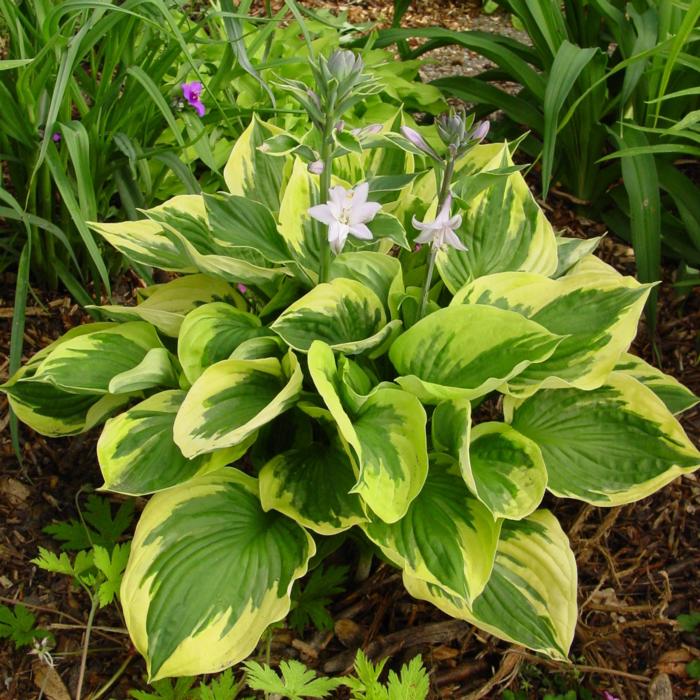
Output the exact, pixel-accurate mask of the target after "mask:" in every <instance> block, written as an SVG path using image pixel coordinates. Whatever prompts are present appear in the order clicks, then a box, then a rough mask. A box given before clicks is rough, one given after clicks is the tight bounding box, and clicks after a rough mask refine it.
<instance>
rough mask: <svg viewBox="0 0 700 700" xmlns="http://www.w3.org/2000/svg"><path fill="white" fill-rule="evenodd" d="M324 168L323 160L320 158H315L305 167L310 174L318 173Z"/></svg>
mask: <svg viewBox="0 0 700 700" xmlns="http://www.w3.org/2000/svg"><path fill="white" fill-rule="evenodd" d="M324 168H325V166H324V164H323V161H322V160H315V161H313V162H312V163H309V164H308V166H307V167H306V169H307V170H308V171H309V172H310V173H311V174H312V175H320V174H321V173H322V172H323V169H324Z"/></svg>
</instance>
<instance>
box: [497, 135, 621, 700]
mask: <svg viewBox="0 0 700 700" xmlns="http://www.w3.org/2000/svg"><path fill="white" fill-rule="evenodd" d="M486 123H487V124H488V122H486ZM603 700H620V698H616V697H615V696H614V695H613V694H612V693H609V692H608V691H607V690H605V691H603Z"/></svg>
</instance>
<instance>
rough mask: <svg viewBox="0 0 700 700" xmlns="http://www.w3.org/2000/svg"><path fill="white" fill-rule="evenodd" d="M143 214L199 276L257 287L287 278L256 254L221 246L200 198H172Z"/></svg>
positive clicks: (252, 251)
mask: <svg viewBox="0 0 700 700" xmlns="http://www.w3.org/2000/svg"><path fill="white" fill-rule="evenodd" d="M144 214H145V215H146V216H147V217H148V218H149V219H151V220H152V221H155V222H157V223H158V224H160V225H161V226H162V227H163V232H164V233H165V235H167V236H169V237H170V238H171V239H172V240H173V241H176V242H177V244H178V245H179V247H180V249H181V250H182V251H183V255H185V256H186V257H187V259H188V260H189V261H190V263H191V264H192V265H194V266H195V267H196V269H197V270H199V271H200V272H203V273H206V274H209V275H214V276H216V277H221V278H223V279H225V280H227V281H228V282H234V283H239V282H242V283H244V284H250V285H254V286H258V287H263V286H264V285H266V284H269V283H270V282H272V281H276V280H279V279H281V278H282V277H283V276H284V275H285V274H287V271H286V270H285V268H283V267H280V266H276V267H275V266H271V264H270V263H268V261H267V260H266V259H265V258H264V256H263V255H261V254H260V253H258V252H257V251H256V250H252V249H251V248H232V247H228V246H222V245H220V244H219V243H218V242H217V241H216V240H215V238H214V235H213V233H212V230H211V228H210V226H209V220H208V217H207V211H206V207H205V203H204V197H203V196H201V195H180V196H178V197H173V198H172V199H170V200H169V201H167V202H164V203H163V204H161V205H160V206H157V207H154V208H153V209H147V210H145V211H144Z"/></svg>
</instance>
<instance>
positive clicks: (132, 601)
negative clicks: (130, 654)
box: [121, 469, 316, 681]
mask: <svg viewBox="0 0 700 700" xmlns="http://www.w3.org/2000/svg"><path fill="white" fill-rule="evenodd" d="M315 550H316V547H315V545H314V542H313V540H312V539H311V537H310V536H309V535H308V534H307V533H306V532H305V531H304V529H303V528H301V527H300V526H299V525H297V524H296V523H295V522H294V521H292V520H290V519H289V518H287V517H285V516H284V515H281V514H280V513H277V512H275V511H272V512H269V513H265V512H264V511H263V509H262V508H261V506H260V500H259V497H258V485H257V482H256V480H255V479H252V478H251V477H249V476H246V475H245V474H243V473H242V472H239V471H238V470H235V469H222V470H219V471H216V472H212V473H211V474H207V475H204V476H200V477H197V478H195V479H192V480H190V481H188V482H186V483H185V484H181V485H180V486H176V487H175V488H172V489H169V490H168V491H163V492H161V493H159V494H157V495H155V496H154V497H153V498H152V499H151V500H150V501H149V503H148V505H147V506H146V508H145V510H144V511H143V514H142V515H141V519H140V520H139V524H138V526H137V528H136V532H135V534H134V541H133V543H132V545H131V555H130V557H129V562H128V564H127V567H126V571H125V573H124V578H123V580H122V585H121V601H122V606H123V608H124V619H125V620H126V626H127V628H128V630H129V634H130V635H131V639H132V641H133V643H134V646H135V647H136V648H137V649H138V650H139V652H141V654H143V655H144V656H145V658H146V664H147V668H148V675H149V680H151V681H154V680H157V679H159V678H164V677H167V676H192V675H197V674H201V673H215V672H217V671H220V670H221V669H223V668H226V667H228V666H231V665H233V664H235V663H237V662H239V661H241V660H243V659H245V658H246V657H247V656H248V655H249V654H250V653H251V652H252V651H253V649H254V648H255V645H256V644H257V643H258V640H259V638H260V636H261V635H262V633H263V632H264V631H265V629H266V628H267V627H268V626H269V625H270V624H271V623H273V622H276V621H277V620H281V619H282V618H283V617H284V616H285V615H286V614H287V613H288V612H289V607H290V591H291V588H292V585H293V583H294V581H295V580H297V579H298V578H300V577H301V576H303V575H304V574H305V573H306V570H307V567H308V562H309V559H310V558H311V557H312V556H313V554H314V552H315Z"/></svg>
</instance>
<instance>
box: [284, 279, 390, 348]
mask: <svg viewBox="0 0 700 700" xmlns="http://www.w3.org/2000/svg"><path fill="white" fill-rule="evenodd" d="M270 327H271V328H272V330H273V331H275V333H277V334H278V335H279V336H281V337H282V339H283V340H284V341H285V342H286V343H287V344H288V345H291V347H293V348H294V349H295V350H301V351H302V352H307V351H308V350H309V347H310V346H311V343H313V342H314V340H321V341H323V342H324V343H327V344H328V345H330V346H331V347H332V348H334V349H336V350H339V351H341V352H345V353H348V354H356V353H361V352H363V351H364V350H370V349H372V348H374V347H376V346H377V345H379V344H380V343H381V342H382V341H383V340H384V339H385V338H386V336H387V333H388V331H391V328H390V327H389V326H387V324H386V315H385V313H384V307H383V306H382V302H381V301H380V299H379V297H378V296H377V295H376V294H375V293H374V292H373V291H372V290H371V289H370V288H369V287H367V286H365V285H364V284H362V283H361V282H356V281H355V280H351V279H345V278H337V279H334V280H331V281H330V282H328V283H325V284H319V285H317V286H316V287H314V288H313V289H312V290H311V291H310V292H307V293H306V294H305V295H304V296H303V297H302V298H301V299H299V300H297V301H295V302H294V303H293V304H291V305H290V306H289V307H287V309H286V310H285V311H284V312H283V313H282V314H281V315H280V316H279V318H278V319H277V320H276V321H275V322H274V323H273V324H272V325H271V326H270Z"/></svg>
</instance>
